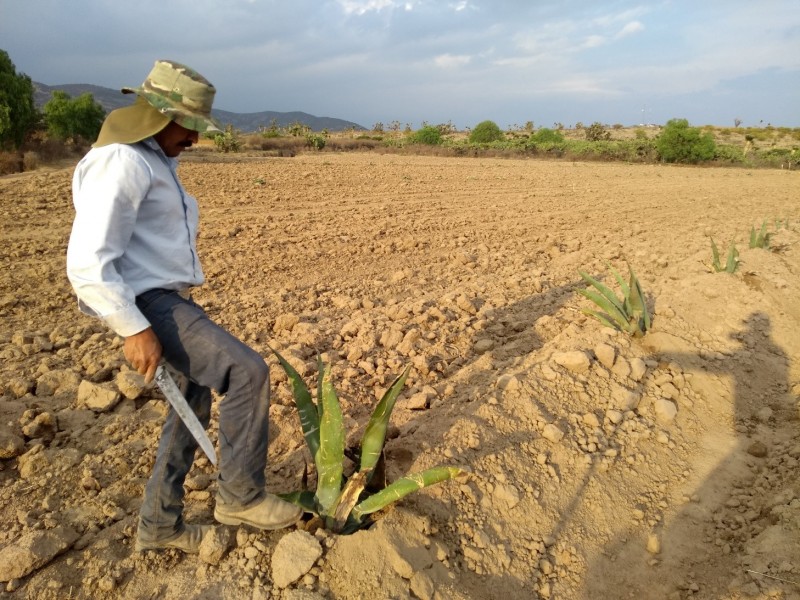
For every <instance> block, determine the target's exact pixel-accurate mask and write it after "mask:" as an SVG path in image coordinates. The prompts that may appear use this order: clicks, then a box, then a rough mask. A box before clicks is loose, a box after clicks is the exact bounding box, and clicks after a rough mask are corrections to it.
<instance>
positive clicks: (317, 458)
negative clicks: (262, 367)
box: [270, 348, 463, 533]
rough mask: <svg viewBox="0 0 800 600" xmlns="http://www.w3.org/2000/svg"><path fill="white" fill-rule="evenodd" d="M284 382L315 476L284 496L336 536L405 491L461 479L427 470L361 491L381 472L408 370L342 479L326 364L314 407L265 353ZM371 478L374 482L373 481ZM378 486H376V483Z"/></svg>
mask: <svg viewBox="0 0 800 600" xmlns="http://www.w3.org/2000/svg"><path fill="white" fill-rule="evenodd" d="M270 350H272V352H273V354H275V356H276V358H277V359H278V362H280V364H281V366H282V367H283V370H284V371H285V372H286V375H287V377H288V378H289V383H290V385H291V388H292V396H293V397H294V402H295V405H296V407H297V412H298V415H299V417H300V426H301V428H302V431H303V437H304V438H305V440H306V445H307V446H308V449H309V451H310V452H311V456H312V457H313V459H314V465H315V467H316V472H317V488H316V492H311V491H310V490H304V491H300V492H293V493H290V494H284V495H283V497H284V498H285V499H286V500H289V501H290V502H294V503H295V504H297V505H298V506H300V507H301V508H303V509H304V510H305V511H307V512H310V513H313V514H315V515H318V516H319V517H320V518H321V519H322V520H323V522H324V523H325V527H326V528H327V529H330V530H332V531H334V532H336V533H352V532H354V531H356V530H358V529H362V528H363V527H366V526H367V525H369V523H370V521H369V519H368V518H365V517H367V516H368V515H370V514H372V513H374V512H377V511H379V510H381V509H383V508H385V507H386V506H388V505H389V504H391V503H393V502H396V501H397V500H400V499H401V498H403V497H405V496H407V495H408V494H410V493H411V492H414V491H416V490H419V489H421V488H423V487H426V486H429V485H434V484H436V483H440V482H442V481H446V480H448V479H452V478H453V477H457V476H459V475H461V474H463V471H462V470H461V469H459V468H458V467H447V466H440V467H433V468H431V469H427V470H425V471H422V472H420V473H414V474H411V475H407V476H405V477H402V478H400V479H398V480H397V481H395V482H393V483H391V484H390V485H388V486H386V487H384V488H383V489H381V490H379V491H377V492H375V493H373V494H371V495H370V494H369V492H367V491H365V490H366V488H367V486H368V485H370V484H372V483H375V482H372V481H371V479H373V476H374V475H375V473H376V472H377V471H379V470H381V467H382V462H383V444H384V442H385V440H386V431H387V429H388V427H389V417H390V416H391V413H392V409H393V408H394V405H395V402H396V401H397V397H398V396H399V395H400V391H401V390H402V388H403V386H404V385H405V382H406V378H407V377H408V372H409V370H410V368H411V367H406V369H405V370H404V371H403V373H402V374H401V375H399V376H398V377H397V378H396V379H395V380H394V381H393V382H392V384H391V385H390V386H389V388H388V389H387V390H386V393H385V394H384V395H383V397H382V398H381V400H380V402H378V405H377V406H376V407H375V410H374V411H373V413H372V417H371V418H370V420H369V423H368V424H367V427H366V430H365V431H364V435H363V437H362V439H361V446H360V449H359V451H358V453H357V454H358V460H357V461H356V462H358V464H359V467H358V470H357V471H356V472H355V473H353V475H351V476H350V477H349V478H347V477H345V475H344V467H343V461H344V457H345V433H344V426H343V424H342V410H341V407H340V405H339V398H338V396H337V395H336V390H335V389H334V387H333V383H332V381H331V368H330V365H328V366H325V365H323V364H322V361H321V360H318V361H317V362H318V365H319V367H318V371H319V373H318V382H317V402H316V403H314V401H313V400H312V399H311V393H310V392H309V390H308V387H307V386H306V384H305V382H304V381H303V378H302V377H301V376H300V374H299V373H298V372H297V371H296V370H295V369H294V368H293V367H292V366H291V365H290V364H289V363H288V362H287V361H286V359H284V358H283V357H282V356H281V355H280V354H279V353H278V352H276V351H275V350H273V349H271V348H270ZM375 479H377V477H375ZM378 483H380V482H378Z"/></svg>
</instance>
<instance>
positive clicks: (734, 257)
mask: <svg viewBox="0 0 800 600" xmlns="http://www.w3.org/2000/svg"><path fill="white" fill-rule="evenodd" d="M738 266H739V251H738V250H737V249H736V246H735V245H734V243H733V241H731V245H730V246H729V247H728V258H727V260H726V261H725V267H724V268H723V266H722V265H721V264H720V262H719V250H717V245H716V244H715V243H714V238H711V268H712V269H713V270H714V271H715V272H717V273H719V272H720V271H725V272H726V273H734V272H735V271H736V267H738Z"/></svg>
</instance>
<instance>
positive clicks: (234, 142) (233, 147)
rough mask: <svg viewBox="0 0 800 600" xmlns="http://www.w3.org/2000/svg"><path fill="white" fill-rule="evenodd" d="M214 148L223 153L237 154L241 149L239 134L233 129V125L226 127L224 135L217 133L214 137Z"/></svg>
mask: <svg viewBox="0 0 800 600" xmlns="http://www.w3.org/2000/svg"><path fill="white" fill-rule="evenodd" d="M214 146H216V147H217V150H221V151H222V152H225V153H228V152H239V150H241V148H242V141H241V139H240V138H239V132H238V131H237V130H236V129H234V128H233V125H226V126H225V132H224V133H218V134H216V135H215V136H214Z"/></svg>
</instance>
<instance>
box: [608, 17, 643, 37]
mask: <svg viewBox="0 0 800 600" xmlns="http://www.w3.org/2000/svg"><path fill="white" fill-rule="evenodd" d="M640 31H644V25H642V23H641V22H640V21H631V22H629V23H626V24H625V26H624V27H623V28H622V29H621V30H620V31H619V33H618V34H617V35H616V36H615V37H616V39H620V38H624V37H626V36H629V35H633V34H634V33H639V32H640Z"/></svg>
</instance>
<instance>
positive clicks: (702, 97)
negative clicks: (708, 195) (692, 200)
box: [0, 0, 800, 129]
mask: <svg viewBox="0 0 800 600" xmlns="http://www.w3.org/2000/svg"><path fill="white" fill-rule="evenodd" d="M0 49H3V50H5V51H7V52H8V53H9V55H10V56H11V60H12V61H13V62H14V64H15V65H16V67H17V71H18V72H23V73H26V74H27V75H29V76H30V77H31V78H32V79H33V80H35V81H39V82H42V83H45V84H48V85H58V84H64V83H91V84H95V85H102V86H106V87H111V88H119V87H122V86H126V85H139V84H140V83H141V82H142V80H143V79H144V78H145V76H146V75H147V73H148V72H149V70H150V68H151V67H152V65H153V62H154V61H155V59H157V58H168V59H172V60H177V61H179V62H183V63H185V64H188V65H190V66H192V67H194V68H195V69H197V70H198V71H200V72H201V73H203V75H205V76H206V77H207V78H208V79H209V80H211V81H212V82H213V83H214V85H215V86H216V87H217V90H218V91H217V99H216V102H215V107H216V108H220V109H223V110H228V111H234V112H258V111H262V110H275V111H295V110H299V111H304V112H308V113H311V114H313V115H316V116H328V117H337V118H341V119H347V120H350V121H354V122H356V123H359V124H361V125H363V126H365V127H370V126H372V125H373V124H374V123H376V122H378V121H380V122H383V123H384V124H387V125H388V124H389V123H390V122H392V121H395V120H397V121H400V122H401V123H402V124H405V123H410V124H411V125H412V127H414V128H415V129H416V128H418V127H419V126H420V125H421V124H422V122H423V121H427V122H428V123H431V124H437V123H445V122H448V121H451V122H452V123H453V124H454V125H456V126H457V127H459V128H463V127H465V126H474V125H475V124H476V123H478V122H480V121H482V120H484V119H491V120H493V121H495V122H496V123H497V124H498V125H500V126H501V127H504V128H505V127H507V126H510V125H514V124H518V125H524V124H525V123H526V122H527V121H533V122H534V123H535V124H536V125H537V126H545V127H552V126H553V124H554V123H556V122H559V123H563V124H564V125H566V126H571V125H574V124H575V123H576V122H579V121H580V122H583V123H584V124H589V123H592V122H595V121H600V122H602V123H606V124H609V125H611V124H615V123H621V124H623V125H634V124H637V123H641V122H649V123H659V124H663V123H665V122H666V121H667V120H669V119H671V118H675V117H678V118H686V119H688V120H689V122H690V123H691V124H693V125H705V124H713V125H721V126H732V125H733V123H734V119H741V121H742V124H743V125H747V126H759V125H767V124H772V125H776V126H790V127H797V126H800V2H798V0H756V1H753V0H749V1H740V0H727V1H717V0H693V1H684V0H657V1H653V2H630V1H626V0H620V1H585V0H562V1H552V0H540V1H533V0H531V1H523V0H517V1H515V0H442V1H435V0H320V1H316V2H315V1H311V0H281V1H278V0H158V1H156V0H136V1H135V2H119V1H116V0H69V1H67V0H0Z"/></svg>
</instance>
